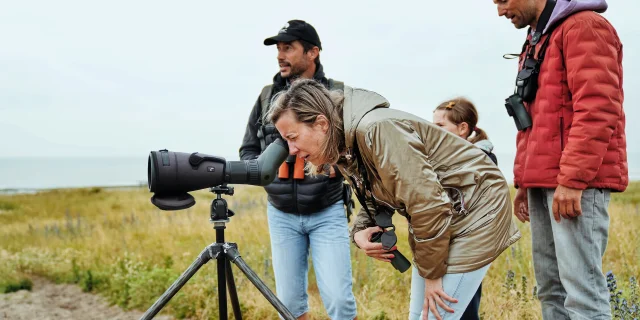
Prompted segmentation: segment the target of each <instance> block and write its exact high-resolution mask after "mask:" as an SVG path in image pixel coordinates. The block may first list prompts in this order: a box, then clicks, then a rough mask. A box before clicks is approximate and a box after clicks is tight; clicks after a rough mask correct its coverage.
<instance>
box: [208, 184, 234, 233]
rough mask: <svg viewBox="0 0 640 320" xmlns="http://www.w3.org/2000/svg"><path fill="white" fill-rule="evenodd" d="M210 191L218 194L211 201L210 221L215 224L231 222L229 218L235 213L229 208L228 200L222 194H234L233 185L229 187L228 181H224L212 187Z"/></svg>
mask: <svg viewBox="0 0 640 320" xmlns="http://www.w3.org/2000/svg"><path fill="white" fill-rule="evenodd" d="M209 191H211V192H213V193H215V194H216V198H215V199H213V201H212V202H211V216H210V218H209V221H210V222H211V223H213V224H214V225H219V224H222V225H224V224H225V223H227V222H229V218H230V217H232V216H233V215H235V213H234V212H233V211H232V210H229V208H228V206H227V200H225V199H223V198H222V195H223V194H226V195H229V196H233V192H234V190H233V187H229V186H227V184H226V183H223V184H221V185H219V186H215V187H212V188H211V189H209Z"/></svg>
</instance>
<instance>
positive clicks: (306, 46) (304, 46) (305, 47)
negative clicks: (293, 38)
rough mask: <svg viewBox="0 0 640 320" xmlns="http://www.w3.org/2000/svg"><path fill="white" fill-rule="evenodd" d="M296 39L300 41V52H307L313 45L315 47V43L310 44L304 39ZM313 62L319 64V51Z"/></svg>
mask: <svg viewBox="0 0 640 320" xmlns="http://www.w3.org/2000/svg"><path fill="white" fill-rule="evenodd" d="M298 41H300V44H302V52H304V53H307V52H308V51H309V50H311V49H313V47H316V45H314V44H311V43H309V42H307V41H304V40H298ZM318 50H322V49H320V48H318ZM314 62H315V63H316V66H317V65H320V53H318V56H317V57H316V60H314Z"/></svg>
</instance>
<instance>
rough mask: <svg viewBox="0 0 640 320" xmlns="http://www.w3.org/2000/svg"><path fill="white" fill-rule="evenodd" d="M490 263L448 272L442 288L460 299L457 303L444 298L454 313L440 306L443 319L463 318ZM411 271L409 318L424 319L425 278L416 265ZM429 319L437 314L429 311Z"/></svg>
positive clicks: (443, 278)
mask: <svg viewBox="0 0 640 320" xmlns="http://www.w3.org/2000/svg"><path fill="white" fill-rule="evenodd" d="M490 265H491V264H488V265H486V266H484V267H482V268H480V269H478V270H475V271H471V272H466V273H447V274H445V275H444V277H442V289H444V292H446V293H447V294H448V295H449V296H450V297H452V298H455V299H458V302H457V303H451V302H448V301H446V300H444V299H443V301H444V303H445V304H446V305H448V306H449V307H451V309H453V311H454V312H453V313H449V312H446V311H444V309H442V308H440V307H439V306H438V313H439V314H440V316H441V317H442V319H443V320H457V319H461V317H462V315H463V314H464V313H465V310H466V309H467V306H468V305H469V303H471V302H472V300H473V299H474V297H475V295H476V293H477V291H478V288H479V287H480V284H482V279H483V278H484V276H485V275H486V274H487V270H489V266H490ZM412 269H413V271H412V272H411V298H410V301H409V320H419V319H422V318H421V317H422V307H423V305H424V288H425V285H424V278H422V277H421V276H420V274H418V269H417V268H416V267H415V266H414V267H413V268H412ZM428 319H429V320H432V319H435V316H434V315H433V314H431V312H429V317H428Z"/></svg>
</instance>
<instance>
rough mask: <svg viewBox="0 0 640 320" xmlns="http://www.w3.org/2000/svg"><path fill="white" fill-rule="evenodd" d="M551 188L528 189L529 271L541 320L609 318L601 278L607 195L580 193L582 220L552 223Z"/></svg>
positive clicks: (601, 191) (606, 234) (599, 191)
mask: <svg viewBox="0 0 640 320" xmlns="http://www.w3.org/2000/svg"><path fill="white" fill-rule="evenodd" d="M554 192H555V189H538V188H536V189H528V190H527V195H528V201H529V219H530V220H531V242H532V251H533V269H534V271H535V276H536V282H537V283H538V299H539V300H540V304H541V305H542V318H543V319H545V320H547V319H554V320H555V319H611V306H610V305H609V290H608V289H607V280H606V278H605V275H604V274H603V273H602V257H603V256H604V253H605V249H606V247H607V241H608V237H609V214H608V212H607V207H608V206H609V199H610V191H609V190H607V189H586V190H584V191H583V192H582V199H581V201H580V207H581V209H582V215H580V216H578V217H577V218H574V219H565V218H561V220H560V223H558V222H556V221H555V220H554V219H553V194H554Z"/></svg>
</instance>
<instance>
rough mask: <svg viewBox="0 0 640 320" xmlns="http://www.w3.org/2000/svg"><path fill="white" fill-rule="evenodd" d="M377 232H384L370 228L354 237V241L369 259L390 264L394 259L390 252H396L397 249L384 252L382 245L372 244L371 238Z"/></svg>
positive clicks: (380, 229)
mask: <svg viewBox="0 0 640 320" xmlns="http://www.w3.org/2000/svg"><path fill="white" fill-rule="evenodd" d="M376 232H382V228H380V227H369V228H366V229H364V230H360V231H358V232H356V233H355V234H354V235H353V240H354V241H355V243H356V244H357V245H358V247H360V249H362V250H364V253H365V254H367V255H368V256H369V257H372V258H375V259H378V260H380V261H385V262H390V261H391V259H393V254H391V253H389V251H393V250H396V249H397V247H396V246H393V248H391V249H390V250H384V249H383V248H382V243H378V242H371V236H372V235H373V234H374V233H376Z"/></svg>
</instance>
